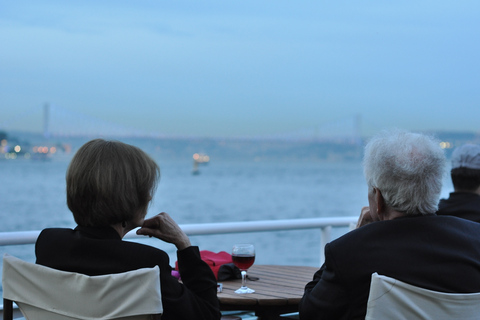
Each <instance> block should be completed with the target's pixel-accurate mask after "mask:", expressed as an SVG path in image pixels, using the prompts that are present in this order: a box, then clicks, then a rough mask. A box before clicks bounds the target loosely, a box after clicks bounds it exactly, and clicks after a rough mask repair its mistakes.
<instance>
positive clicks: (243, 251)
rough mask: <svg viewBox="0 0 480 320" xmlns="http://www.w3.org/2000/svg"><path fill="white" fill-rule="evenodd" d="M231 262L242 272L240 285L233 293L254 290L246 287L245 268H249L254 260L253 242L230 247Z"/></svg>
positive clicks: (251, 291)
mask: <svg viewBox="0 0 480 320" xmlns="http://www.w3.org/2000/svg"><path fill="white" fill-rule="evenodd" d="M232 260H233V263H234V264H235V265H236V266H237V267H238V269H240V271H241V272H242V287H241V288H240V289H238V290H237V291H235V293H239V294H242V293H253V292H255V290H253V289H250V288H248V287H247V284H246V282H247V269H248V268H250V267H251V266H252V264H253V262H254V261H255V247H254V246H253V244H236V245H234V246H233V249H232Z"/></svg>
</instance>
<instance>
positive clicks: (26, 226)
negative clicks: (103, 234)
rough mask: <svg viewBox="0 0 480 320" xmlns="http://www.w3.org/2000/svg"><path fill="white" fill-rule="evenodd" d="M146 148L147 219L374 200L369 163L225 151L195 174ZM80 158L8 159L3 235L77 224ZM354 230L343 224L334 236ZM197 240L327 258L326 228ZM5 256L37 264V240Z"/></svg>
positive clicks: (275, 215)
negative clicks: (68, 183) (72, 201)
mask: <svg viewBox="0 0 480 320" xmlns="http://www.w3.org/2000/svg"><path fill="white" fill-rule="evenodd" d="M145 148H147V149H148V146H145ZM145 151H147V152H149V151H152V152H150V154H151V155H152V156H153V157H154V158H155V159H156V161H157V162H158V163H159V165H160V168H161V180H160V183H159V186H158V189H157V191H156V194H155V197H154V200H153V202H152V204H151V206H150V207H149V210H148V215H147V217H151V216H153V215H155V214H157V213H159V212H162V211H165V212H168V213H169V214H170V215H171V216H172V217H173V218H174V219H175V220H176V221H177V223H179V224H202V223H212V222H235V221H256V220H277V219H303V218H316V217H343V216H358V215H359V213H360V209H361V208H362V207H363V206H366V205H367V204H368V202H367V187H366V184H365V179H364V176H363V171H362V164H361V160H349V161H335V162H332V161H318V160H315V159H313V160H312V159H310V160H309V159H291V158H288V159H283V158H282V157H277V158H273V159H272V158H269V159H267V160H262V159H258V158H256V157H246V158H241V159H237V158H235V157H221V156H218V157H211V160H210V162H209V163H208V164H207V165H202V166H200V168H199V174H198V175H194V174H192V168H193V161H192V158H191V157H190V156H178V154H177V155H175V156H173V155H170V154H169V155H165V154H164V153H161V152H155V151H154V150H145ZM157 151H158V150H157ZM181 154H182V155H183V153H181ZM185 154H187V153H185ZM189 155H190V154H189ZM72 156H73V152H72V153H71V154H67V155H59V156H56V157H53V158H52V159H50V160H49V161H33V160H25V159H20V160H19V159H17V160H2V161H0V216H1V223H0V232H8V231H28V230H41V229H43V228H47V227H66V228H74V227H75V222H74V220H73V217H72V214H71V212H70V211H69V210H68V207H67V205H66V200H65V172H66V170H67V167H68V164H69V161H70V159H71V157H72ZM444 180H445V183H444V188H443V191H442V196H443V197H444V196H447V195H448V192H450V191H451V189H452V187H451V182H450V181H449V178H448V175H445V179H444ZM347 231H348V230H347V228H338V229H337V228H335V229H334V231H333V237H334V238H335V237H338V236H340V235H341V234H343V233H345V232H347ZM132 241H140V242H142V243H145V244H148V245H152V246H155V247H158V248H160V249H162V250H164V251H166V252H167V253H168V254H169V256H170V259H171V265H172V266H173V265H174V262H175V261H176V251H175V247H174V246H173V245H172V244H168V243H165V242H162V241H160V240H158V239H148V238H147V239H144V240H132ZM191 242H192V244H193V245H198V246H199V247H200V249H201V250H210V251H215V252H218V251H227V252H230V251H231V249H232V245H233V244H234V243H245V242H248V243H253V244H254V245H255V248H256V260H255V263H257V264H279V265H304V266H315V267H319V263H320V250H321V249H320V232H319V230H318V229H312V230H293V231H277V232H253V233H238V234H237V233H235V234H222V235H206V236H192V237H191ZM4 253H9V254H12V255H15V256H17V257H19V258H21V259H24V260H27V261H30V262H34V261H35V256H34V245H16V246H4V247H0V254H1V255H2V256H3V254H4Z"/></svg>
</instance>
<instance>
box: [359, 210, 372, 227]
mask: <svg viewBox="0 0 480 320" xmlns="http://www.w3.org/2000/svg"><path fill="white" fill-rule="evenodd" d="M373 221H375V220H373V218H372V216H371V215H370V207H363V208H362V212H361V213H360V217H359V218H358V221H357V228H360V227H361V226H364V225H366V224H369V223H372V222H373Z"/></svg>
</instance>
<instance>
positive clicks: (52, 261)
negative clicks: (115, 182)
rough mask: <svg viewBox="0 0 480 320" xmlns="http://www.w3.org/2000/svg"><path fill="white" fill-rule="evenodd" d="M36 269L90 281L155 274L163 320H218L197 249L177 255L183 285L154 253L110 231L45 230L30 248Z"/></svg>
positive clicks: (212, 286)
mask: <svg viewBox="0 0 480 320" xmlns="http://www.w3.org/2000/svg"><path fill="white" fill-rule="evenodd" d="M35 254H36V257H37V261H36V263H37V264H41V265H44V266H47V267H51V268H54V269H58V270H63V271H70V272H78V273H82V274H86V275H90V276H94V275H103V274H111V273H120V272H126V271H131V270H136V269H140V268H151V267H154V266H156V265H158V266H159V268H160V282H161V292H162V302H163V309H164V314H163V315H162V320H163V319H165V320H181V319H182V320H194V319H199V320H200V319H202V320H211V319H220V316H221V315H220V311H219V303H218V299H217V282H216V279H215V276H214V275H213V272H212V270H211V269H210V267H209V266H208V265H207V264H206V263H204V262H203V261H202V260H201V259H200V253H199V250H198V248H197V247H188V248H186V249H184V250H181V251H178V252H177V257H178V265H179V271H180V274H181V277H182V282H183V284H181V283H179V282H178V280H177V279H176V278H175V277H173V276H172V275H171V270H172V269H171V267H170V265H169V257H168V255H167V254H166V253H165V252H164V251H162V250H160V249H157V248H154V247H151V246H147V245H143V244H139V243H134V242H130V241H122V239H121V238H120V236H119V235H118V233H117V232H116V231H115V230H114V229H113V228H110V227H104V228H85V227H77V228H76V229H75V230H72V229H45V230H43V231H42V232H41V234H40V236H39V237H38V240H37V242H36V245H35Z"/></svg>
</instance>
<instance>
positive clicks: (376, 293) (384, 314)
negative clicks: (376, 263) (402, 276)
mask: <svg viewBox="0 0 480 320" xmlns="http://www.w3.org/2000/svg"><path fill="white" fill-rule="evenodd" d="M365 319H366V320H384V319H389V320H412V319H415V320H420V319H425V320H432V319H435V320H454V319H462V320H478V319H480V293H465V294H464V293H444V292H437V291H432V290H427V289H423V288H419V287H416V286H413V285H410V284H407V283H405V282H402V281H398V280H396V279H393V278H390V277H387V276H382V275H378V274H377V273H374V274H372V282H371V285H370V295H369V297H368V304H367V316H366V317H365Z"/></svg>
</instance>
